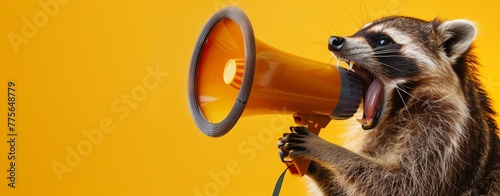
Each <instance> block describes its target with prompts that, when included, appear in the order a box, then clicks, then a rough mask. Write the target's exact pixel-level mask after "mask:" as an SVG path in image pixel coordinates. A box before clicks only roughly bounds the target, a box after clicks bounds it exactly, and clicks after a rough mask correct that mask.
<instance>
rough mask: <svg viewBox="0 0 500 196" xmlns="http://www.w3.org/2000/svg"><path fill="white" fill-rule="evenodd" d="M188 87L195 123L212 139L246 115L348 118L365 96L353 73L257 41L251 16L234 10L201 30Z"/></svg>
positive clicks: (222, 13) (222, 12) (215, 17)
mask: <svg viewBox="0 0 500 196" xmlns="http://www.w3.org/2000/svg"><path fill="white" fill-rule="evenodd" d="M188 88H189V89H188V92H189V95H188V96H189V104H190V110H191V113H192V115H193V118H194V121H195V123H196V125H197V126H198V128H199V129H200V130H201V131H202V132H203V133H205V134H206V135H208V136H211V137H219V136H222V135H224V134H226V133H227V132H229V131H230V130H231V129H232V128H233V126H234V125H235V124H236V122H237V121H238V119H239V118H240V117H241V116H242V115H243V116H249V115H259V114H273V113H274V112H273V109H282V108H286V111H287V112H288V113H289V114H292V115H293V114H295V115H296V114H305V115H318V116H326V117H328V118H327V119H328V121H329V120H330V119H346V118H349V117H351V116H352V115H353V114H354V113H356V111H357V108H358V107H359V104H360V102H361V97H362V86H361V82H360V80H359V78H358V76H357V75H356V74H355V73H354V72H352V71H349V70H346V69H345V68H342V67H336V66H333V65H330V64H327V63H321V62H317V61H314V60H310V59H306V58H303V57H299V56H296V55H292V54H289V53H286V52H283V51H281V50H278V49H276V48H273V47H271V46H269V45H267V44H265V43H264V42H262V41H260V40H258V39H255V37H254V33H253V30H252V26H251V24H250V21H249V20H248V17H247V16H246V15H245V14H244V13H243V11H241V10H239V9H238V8H235V7H227V8H224V9H222V10H220V11H219V12H217V13H215V14H214V15H213V16H212V17H211V18H210V19H209V21H208V22H207V23H206V25H205V27H204V28H203V30H202V32H201V34H200V36H199V38H198V40H197V42H196V46H195V49H194V52H193V56H192V59H191V65H190V70H189V82H188ZM312 119H314V118H312ZM320 119H323V118H320ZM299 121H300V120H299ZM322 121H323V120H322ZM296 122H298V121H297V120H296ZM326 123H327V122H326ZM323 124H324V123H323ZM305 125H307V124H305ZM325 126H326V124H325ZM316 134H317V133H316Z"/></svg>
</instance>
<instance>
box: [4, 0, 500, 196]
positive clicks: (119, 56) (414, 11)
mask: <svg viewBox="0 0 500 196" xmlns="http://www.w3.org/2000/svg"><path fill="white" fill-rule="evenodd" d="M54 2H55V3H57V4H51V5H52V6H54V5H57V6H55V7H49V8H48V10H49V11H47V8H44V7H43V6H41V5H40V4H42V5H46V4H49V3H54ZM228 5H234V6H238V7H240V8H241V9H242V10H244V11H245V13H246V14H247V15H248V16H249V18H250V20H251V22H252V25H253V28H254V31H255V35H256V36H257V37H258V38H259V39H261V40H263V41H265V42H267V43H269V44H271V45H273V46H275V47H276V48H280V49H283V50H285V51H288V52H290V53H292V54H297V55H300V56H303V57H306V58H311V59H315V60H318V61H322V62H330V61H331V55H330V53H329V52H328V51H327V48H326V40H327V38H328V37H329V36H330V35H344V36H345V35H350V34H353V33H354V32H355V31H356V30H357V29H359V28H360V27H361V26H362V25H363V24H364V23H366V22H368V21H371V20H373V19H376V18H378V17H381V16H385V15H388V14H402V15H409V16H414V17H418V18H422V19H426V20H430V19H433V18H435V17H441V18H445V19H455V18H466V19H470V20H473V21H475V22H476V24H477V26H478V27H479V29H480V31H479V36H478V38H477V42H476V48H477V50H476V53H477V54H478V58H479V61H480V62H481V63H482V64H483V68H482V69H481V73H482V75H483V76H482V77H481V79H482V80H483V82H484V83H485V86H486V89H487V90H488V91H489V92H491V93H492V94H491V97H492V98H493V100H494V101H495V102H494V106H495V108H497V109H499V108H500V72H499V71H500V68H499V66H498V59H497V58H498V45H499V44H500V40H499V36H498V35H500V30H499V29H498V27H497V26H498V21H499V15H498V12H499V10H500V9H499V8H500V6H499V3H498V1H445V0H437V1H436V0H433V1H427V0H426V1H416V0H406V1H405V0H389V1H385V0H383V1H366V2H364V1H352V2H351V1H332V0H328V1H326V0H325V1H295V0H294V1H285V0H280V1H264V0H262V1H250V0H208V1H182V0H179V1H139V0H135V1H133V0H122V1H117V0H109V1H96V0H86V1H82V0H65V1H62V0H61V1H60V2H59V1H55V0H40V1H16V0H4V1H1V2H0V68H1V69H0V88H1V89H3V90H0V91H3V92H4V93H5V94H3V93H2V96H0V97H1V98H0V100H1V101H0V105H1V107H0V108H1V109H0V116H2V118H1V119H0V121H1V123H0V131H1V132H0V133H1V136H0V138H2V141H1V142H0V155H1V156H0V192H2V195H4V193H7V195H10V194H16V195H27V194H29V195H33V194H37V195H40V194H43V195H95V194H97V193H98V194H101V195H128V194H131V195H143V194H144V195H196V192H198V191H199V192H200V193H201V194H203V195H218V194H220V195H269V194H271V192H272V190H273V187H274V184H275V182H276V179H277V178H278V176H279V174H280V173H281V172H282V171H283V170H284V168H285V167H284V165H283V164H282V163H281V162H280V161H279V158H278V154H277V152H278V150H277V148H276V142H277V139H278V138H279V137H280V136H281V133H282V132H285V131H287V127H288V126H290V125H293V121H292V119H291V117H290V116H280V115H275V114H272V115H268V116H257V117H247V118H243V119H241V120H240V121H239V122H238V124H237V125H236V127H235V128H234V129H233V130H232V131H231V132H230V133H229V134H228V135H226V136H224V137H221V138H209V137H207V136H205V135H203V134H202V133H201V132H200V131H199V130H198V129H197V128H196V125H195V124H194V122H193V121H192V118H191V115H190V113H189V108H188V102H187V81H188V77H187V76H188V69H189V62H190V59H191V54H192V52H193V48H194V45H195V41H196V39H197V38H198V35H199V33H200V32H201V29H202V27H203V26H204V24H205V22H206V21H207V20H208V18H209V17H210V16H211V15H212V14H214V13H215V12H216V11H218V10H219V9H220V8H222V7H224V6H228ZM56 7H57V9H56ZM44 16H45V17H44ZM26 21H27V22H28V23H32V25H35V27H36V31H31V32H25V34H26V35H27V37H25V39H26V40H24V41H25V42H23V43H21V44H19V45H18V46H14V45H13V44H12V43H11V42H10V41H9V35H11V36H12V35H13V34H16V35H19V36H24V35H23V28H26V27H23V26H25V25H27V24H26V23H27V22H26ZM24 30H26V29H24ZM31 30H33V29H31ZM16 48H17V52H16ZM332 63H335V62H332ZM148 69H149V71H148ZM151 70H153V71H156V72H160V74H162V76H161V77H159V78H156V79H155V78H153V77H152V76H151V74H150V72H151ZM8 81H14V82H15V83H16V87H15V88H16V97H17V101H16V108H17V110H16V114H17V116H16V123H17V124H16V128H17V130H18V134H19V135H18V138H17V143H16V153H17V159H16V164H17V179H16V188H15V189H12V188H9V187H8V186H7V184H8V181H7V178H6V177H7V175H8V173H7V172H6V170H7V169H8V163H9V162H8V160H7V153H8V148H9V146H8V143H6V140H7V136H6V134H7V130H6V124H7V123H6V121H7V120H6V119H7V95H6V94H7V93H6V91H7V82H8ZM145 81H146V83H145ZM133 93H136V95H135V97H133V96H132V95H131V94H133ZM141 93H142V94H141ZM127 97H128V98H129V99H130V100H131V101H130V103H128V102H125V101H124V100H126V98H127ZM127 103H128V104H129V105H127ZM125 110H127V111H129V113H125V112H124V111H125ZM102 123H104V124H103V125H102ZM106 123H108V124H106ZM342 123H344V122H331V124H330V125H329V127H327V129H326V130H324V131H323V132H322V133H321V135H322V136H323V137H324V138H326V139H328V140H330V141H332V142H335V143H341V140H342V138H341V133H342V132H343V126H340V125H339V124H342ZM107 128H110V129H111V128H112V130H111V131H106V133H104V132H103V131H105V129H107ZM96 129H99V131H100V133H101V135H99V134H97V135H93V136H94V139H95V140H98V139H99V140H98V141H94V143H91V142H92V141H91V139H89V138H88V137H87V136H86V135H85V134H84V133H96V132H92V131H97V130H96ZM89 144H91V145H89ZM78 149H80V151H81V153H83V154H80V158H81V159H80V160H78V159H75V158H73V159H71V160H72V161H73V162H72V163H73V164H72V165H71V166H68V164H67V160H66V159H67V156H68V155H71V153H70V152H73V153H74V151H75V150H78ZM71 160H70V161H71ZM58 163H59V164H64V165H66V166H67V167H68V168H69V169H70V170H67V171H71V172H64V173H62V174H60V177H61V178H58V175H57V173H56V172H55V170H54V167H53V166H54V164H56V165H57V164H58ZM214 176H215V178H214ZM305 193H306V189H305V184H304V183H303V182H302V178H299V177H292V176H290V175H289V174H287V176H286V178H285V182H284V184H283V188H282V195H302V194H305Z"/></svg>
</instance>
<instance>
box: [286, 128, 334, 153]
mask: <svg viewBox="0 0 500 196" xmlns="http://www.w3.org/2000/svg"><path fill="white" fill-rule="evenodd" d="M290 130H291V131H292V133H284V134H283V137H282V138H280V139H279V141H278V148H279V149H280V151H279V154H280V157H281V159H282V161H283V157H286V156H288V155H290V157H291V158H292V159H293V158H296V157H302V158H308V159H311V158H312V156H313V154H314V152H315V150H317V149H316V148H317V147H320V146H321V144H320V143H323V142H326V141H324V140H323V139H321V138H320V137H318V136H317V135H315V134H313V133H311V132H309V131H308V130H307V128H305V127H290Z"/></svg>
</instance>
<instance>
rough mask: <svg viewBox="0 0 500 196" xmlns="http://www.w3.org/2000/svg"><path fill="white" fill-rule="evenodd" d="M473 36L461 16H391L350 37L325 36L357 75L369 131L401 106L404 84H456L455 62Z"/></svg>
mask: <svg viewBox="0 0 500 196" xmlns="http://www.w3.org/2000/svg"><path fill="white" fill-rule="evenodd" d="M474 37H475V27H474V25H473V24H472V23H471V22H469V21H466V20H454V21H448V22H441V21H438V20H434V21H431V22H428V21H423V20H420V19H415V18H410V17H401V16H393V17H387V18H382V19H380V20H377V21H375V22H373V23H370V24H367V25H366V26H365V27H363V28H362V29H361V30H359V31H358V32H356V33H355V34H354V35H352V36H349V37H338V36H332V37H330V39H329V40H328V49H329V50H330V51H332V53H333V55H334V56H335V57H336V58H337V59H338V60H340V61H345V62H347V63H348V64H349V65H350V67H351V68H352V69H353V70H354V71H355V72H356V73H357V74H358V75H359V76H360V78H361V80H362V83H363V96H364V98H363V105H364V108H363V109H364V115H363V119H359V120H358V121H359V122H360V123H361V125H362V127H363V128H364V129H372V128H374V127H376V126H377V124H378V122H379V121H381V120H383V118H384V117H386V116H387V115H389V114H391V113H393V112H390V111H399V110H400V109H404V107H406V106H405V105H404V101H405V100H403V99H405V98H403V96H402V94H406V95H405V96H406V97H407V98H408V97H409V95H410V94H409V93H408V92H406V90H408V88H415V87H416V86H417V85H420V84H422V83H425V82H426V81H437V82H439V83H443V85H450V84H452V85H459V84H456V83H457V81H459V75H458V74H457V73H456V70H457V68H456V67H454V66H455V64H456V63H457V60H458V59H460V57H461V56H462V55H463V54H464V53H465V52H467V51H468V49H469V47H470V45H471V43H472V41H473V40H474ZM457 66H458V65H457ZM445 83H446V84H445ZM401 102H403V104H400V103H401Z"/></svg>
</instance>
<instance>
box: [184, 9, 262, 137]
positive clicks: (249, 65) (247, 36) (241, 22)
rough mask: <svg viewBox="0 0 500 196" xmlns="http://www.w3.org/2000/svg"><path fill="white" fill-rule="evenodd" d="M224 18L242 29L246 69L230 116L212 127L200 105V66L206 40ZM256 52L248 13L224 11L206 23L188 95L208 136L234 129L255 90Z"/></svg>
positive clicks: (193, 113)
mask: <svg viewBox="0 0 500 196" xmlns="http://www.w3.org/2000/svg"><path fill="white" fill-rule="evenodd" d="M224 19H231V20H233V21H234V22H236V23H237V24H238V26H239V27H240V29H241V33H242V34H243V40H244V47H245V68H244V74H243V80H242V84H241V87H240V91H239V92H238V96H237V97H236V100H235V102H234V104H233V107H232V108H231V110H230V112H229V114H228V115H227V116H226V117H225V118H224V119H223V120H222V121H220V122H218V123H213V124H212V123H210V122H209V121H208V120H207V119H206V118H205V116H204V115H203V112H202V111H201V109H200V107H199V104H198V103H199V102H198V91H197V89H198V86H197V85H198V77H197V75H198V65H199V60H200V57H201V54H202V52H203V47H204V45H205V41H206V39H207V38H208V37H209V36H210V33H211V31H212V30H213V29H214V28H215V27H216V26H217V24H218V23H219V22H221V21H222V20H224ZM255 53H256V49H255V36H254V33H253V29H252V25H251V24H250V20H249V19H248V17H247V16H246V14H245V13H244V12H243V11H241V10H240V9H238V8H236V7H226V8H223V9H221V10H220V11H218V12H217V13H215V14H214V15H213V16H212V17H211V18H210V19H209V20H208V22H207V23H206V24H205V27H203V30H202V32H201V34H200V36H199V37H198V40H197V42H196V46H195V49H194V52H193V56H192V58H191V65H190V70H189V82H188V93H189V105H190V110H191V114H192V115H193V118H194V121H195V123H196V125H197V126H198V128H199V129H200V130H201V131H202V132H203V133H204V134H205V135H208V136H210V137H220V136H223V135H225V134H226V133H228V132H229V131H230V130H231V129H232V128H233V126H234V125H235V124H236V122H237V121H238V119H239V118H240V117H241V114H242V113H243V110H244V109H245V106H246V104H247V101H248V98H249V96H250V90H251V88H252V83H253V76H254V71H255V55H256V54H255Z"/></svg>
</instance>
